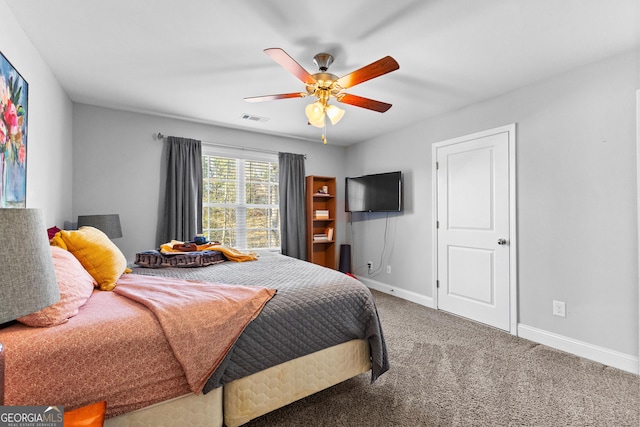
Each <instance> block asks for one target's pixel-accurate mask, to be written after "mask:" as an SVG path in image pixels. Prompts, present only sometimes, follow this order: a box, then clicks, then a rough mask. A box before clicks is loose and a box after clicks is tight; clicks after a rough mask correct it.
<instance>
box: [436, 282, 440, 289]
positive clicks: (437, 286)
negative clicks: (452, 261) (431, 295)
mask: <svg viewBox="0 0 640 427" xmlns="http://www.w3.org/2000/svg"><path fill="white" fill-rule="evenodd" d="M436 288H437V289H440V280H436Z"/></svg>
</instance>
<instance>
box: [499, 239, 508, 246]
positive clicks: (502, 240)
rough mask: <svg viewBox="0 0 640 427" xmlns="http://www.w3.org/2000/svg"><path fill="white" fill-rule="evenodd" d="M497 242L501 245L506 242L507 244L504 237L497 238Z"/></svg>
mask: <svg viewBox="0 0 640 427" xmlns="http://www.w3.org/2000/svg"><path fill="white" fill-rule="evenodd" d="M498 244H499V245H500V246H502V245H506V244H507V240H506V239H498Z"/></svg>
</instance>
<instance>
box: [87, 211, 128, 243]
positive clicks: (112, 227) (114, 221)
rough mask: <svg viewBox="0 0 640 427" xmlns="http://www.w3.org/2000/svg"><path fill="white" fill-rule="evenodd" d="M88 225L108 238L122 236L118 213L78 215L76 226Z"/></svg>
mask: <svg viewBox="0 0 640 427" xmlns="http://www.w3.org/2000/svg"><path fill="white" fill-rule="evenodd" d="M83 225H88V226H91V227H94V228H97V229H98V230H100V231H102V232H103V233H104V234H106V235H107V236H108V237H109V238H110V239H116V238H118V237H122V228H120V215H118V214H107V215H80V216H78V228H80V227H82V226H83Z"/></svg>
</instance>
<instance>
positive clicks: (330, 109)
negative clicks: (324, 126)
mask: <svg viewBox="0 0 640 427" xmlns="http://www.w3.org/2000/svg"><path fill="white" fill-rule="evenodd" d="M326 112H327V116H329V120H331V124H332V125H335V124H336V123H338V122H339V121H340V119H341V118H342V116H344V110H343V109H342V108H338V107H336V106H335V105H329V106H327V110H326Z"/></svg>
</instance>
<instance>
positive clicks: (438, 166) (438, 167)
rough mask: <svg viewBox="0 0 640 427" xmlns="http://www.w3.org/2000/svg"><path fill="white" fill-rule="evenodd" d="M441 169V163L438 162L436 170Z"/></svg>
mask: <svg viewBox="0 0 640 427" xmlns="http://www.w3.org/2000/svg"><path fill="white" fill-rule="evenodd" d="M438 169H440V163H439V162H436V170H438Z"/></svg>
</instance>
